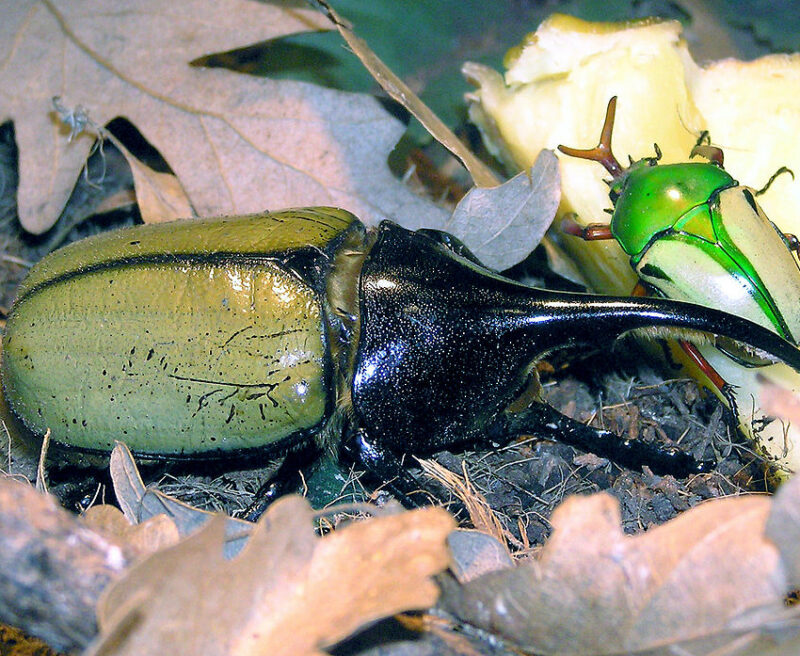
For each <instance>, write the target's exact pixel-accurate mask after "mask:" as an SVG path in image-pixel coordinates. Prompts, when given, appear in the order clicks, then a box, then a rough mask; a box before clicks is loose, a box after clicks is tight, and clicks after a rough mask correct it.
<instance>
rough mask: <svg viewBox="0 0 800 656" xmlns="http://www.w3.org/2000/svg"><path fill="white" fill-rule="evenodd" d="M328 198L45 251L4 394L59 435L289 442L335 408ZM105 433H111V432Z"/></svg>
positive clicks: (215, 451) (336, 228)
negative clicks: (323, 204)
mask: <svg viewBox="0 0 800 656" xmlns="http://www.w3.org/2000/svg"><path fill="white" fill-rule="evenodd" d="M359 229H361V230H363V228H361V224H360V223H359V222H358V221H357V220H356V219H355V217H354V216H353V215H351V214H350V213H348V212H345V211H343V210H337V209H333V208H314V209H313V210H308V209H303V210H287V211H284V212H278V213H274V214H259V215H250V216H239V217H227V218H226V217H219V218H213V219H201V220H196V221H181V222H174V223H167V224H160V225H152V226H146V227H139V228H137V229H135V230H133V231H132V230H120V231H116V232H112V233H106V234H104V235H100V236H98V237H96V238H94V239H91V240H88V241H82V242H78V243H75V244H72V245H70V246H68V247H66V248H64V249H61V250H59V251H57V252H55V253H53V254H52V255H50V256H48V257H47V258H45V259H44V260H42V261H41V262H40V263H39V264H38V265H36V267H34V269H33V270H32V271H31V273H30V276H29V277H28V278H27V280H26V281H25V283H23V286H22V287H21V288H20V290H19V294H18V298H17V302H16V303H15V305H14V308H13V311H12V313H11V315H10V316H9V318H8V322H7V329H6V335H7V338H6V341H5V343H4V353H3V371H2V373H3V384H4V389H5V395H6V398H7V399H8V402H9V404H10V406H11V408H12V410H13V411H14V413H15V414H16V415H17V416H18V417H20V418H21V419H22V420H23V422H24V423H25V424H26V426H27V428H29V429H30V430H31V431H33V432H34V433H37V434H43V433H44V432H45V431H46V430H47V429H48V428H49V429H50V430H51V431H52V435H53V440H54V441H56V442H57V443H60V444H63V445H66V446H69V447H76V448H78V449H82V450H89V451H95V450H98V451H105V450H107V449H109V448H110V447H111V446H112V442H113V440H115V439H121V440H124V441H125V442H126V443H127V444H128V446H129V447H130V448H131V449H132V450H133V451H134V452H137V453H140V454H152V455H155V456H166V457H181V456H183V455H185V456H187V457H189V456H191V457H195V458H196V457H198V456H201V457H202V456H203V454H207V455H209V456H217V455H226V454H232V453H236V452H240V451H245V450H248V449H251V448H254V447H264V446H265V445H266V446H274V447H278V448H279V447H280V445H281V444H282V443H284V442H285V441H287V440H293V439H295V438H296V437H297V436H298V435H301V434H310V433H312V432H315V431H316V430H319V428H320V427H321V426H322V425H323V423H324V422H325V420H326V419H327V418H328V417H329V416H330V413H331V411H332V408H331V398H332V396H333V395H332V394H331V393H330V392H331V386H332V385H333V384H334V382H333V372H332V371H331V357H330V345H329V341H330V340H329V335H328V328H327V325H328V323H327V320H326V318H325V314H326V312H327V311H328V308H327V307H326V301H325V291H326V290H325V284H326V279H327V276H328V273H329V271H330V269H331V266H332V265H331V263H332V261H333V259H334V257H333V256H334V253H335V251H336V249H337V248H338V246H339V244H341V243H342V242H343V240H344V238H345V235H347V234H348V233H349V232H352V231H353V230H359ZM98 439H102V440H103V441H102V442H101V443H99V442H98Z"/></svg>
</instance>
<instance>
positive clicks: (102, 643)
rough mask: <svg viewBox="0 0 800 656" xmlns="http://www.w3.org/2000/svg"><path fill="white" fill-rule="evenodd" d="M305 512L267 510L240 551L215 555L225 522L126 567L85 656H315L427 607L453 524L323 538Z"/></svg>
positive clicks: (433, 522) (389, 524) (431, 511)
mask: <svg viewBox="0 0 800 656" xmlns="http://www.w3.org/2000/svg"><path fill="white" fill-rule="evenodd" d="M312 519H313V513H312V510H311V507H310V506H309V505H308V502H307V501H305V500H304V499H302V498H301V497H297V496H288V497H283V498H282V499H280V500H278V501H277V502H275V504H273V505H272V506H270V508H269V509H268V511H267V512H266V514H265V515H264V516H263V517H262V519H261V520H260V521H259V523H258V524H257V525H256V527H255V529H254V531H253V532H252V534H251V536H250V539H249V541H248V543H247V545H246V546H245V547H244V549H242V551H241V553H240V554H239V555H237V556H236V557H235V558H233V559H230V560H229V559H226V558H225V557H224V556H223V542H224V538H225V518H224V516H217V517H216V518H214V519H212V520H211V521H210V522H208V523H207V524H206V525H205V526H204V527H203V529H202V530H201V531H199V532H198V533H196V534H194V535H193V536H191V537H189V538H187V539H185V540H183V541H181V542H179V543H178V544H177V545H175V546H174V547H171V548H168V549H164V550H162V551H160V552H158V553H156V554H154V555H153V556H151V557H150V558H148V559H146V560H144V561H142V562H140V563H139V564H138V565H137V566H134V567H133V568H132V569H131V570H130V571H129V572H128V573H127V576H126V577H125V578H124V579H122V580H121V581H118V582H116V583H115V584H113V585H112V586H110V587H109V588H108V589H107V590H106V591H105V592H104V594H103V597H102V599H101V601H100V604H99V607H98V619H99V624H100V628H101V631H102V634H101V638H100V640H98V642H97V643H95V645H94V648H93V649H92V650H90V652H89V653H90V654H95V655H97V654H114V655H117V656H121V655H124V654H147V653H160V652H162V651H163V649H164V646H165V645H169V651H170V653H171V654H175V655H176V656H180V655H181V654H192V655H195V656H199V655H212V654H213V655H217V654H218V655H220V656H221V655H223V654H225V655H226V656H234V655H245V654H275V655H281V654H287V655H288V654H291V655H302V654H315V655H316V654H321V653H322V652H321V650H322V649H324V648H326V647H329V646H331V645H333V644H336V643H337V642H339V641H341V640H342V639H344V638H346V637H347V636H349V635H350V634H351V633H353V632H354V631H356V630H357V629H359V628H361V627H363V626H364V625H366V624H368V623H370V622H373V621H375V620H378V619H380V618H382V617H386V616H389V615H392V614H395V613H398V612H400V611H403V610H410V609H424V608H428V607H429V606H431V605H432V604H433V603H434V602H435V601H436V598H437V596H438V588H437V586H436V585H435V584H434V582H433V580H432V579H431V577H432V576H433V575H434V574H436V573H438V572H440V571H442V570H443V569H444V568H445V567H447V564H448V560H449V556H448V550H447V546H446V537H447V535H448V534H449V533H450V531H452V530H453V528H455V522H454V521H453V519H452V517H450V515H448V514H447V512H446V511H444V510H442V509H441V508H427V509H424V510H416V511H412V512H403V513H400V514H397V515H392V516H385V517H380V518H373V519H370V520H367V521H363V522H357V523H354V524H351V525H350V526H347V527H345V528H343V529H339V530H336V531H334V532H333V533H331V534H328V535H326V536H324V537H321V538H320V537H317V536H316V535H315V533H314V529H313V521H312Z"/></svg>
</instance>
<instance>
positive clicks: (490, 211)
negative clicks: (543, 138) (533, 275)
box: [444, 150, 561, 271]
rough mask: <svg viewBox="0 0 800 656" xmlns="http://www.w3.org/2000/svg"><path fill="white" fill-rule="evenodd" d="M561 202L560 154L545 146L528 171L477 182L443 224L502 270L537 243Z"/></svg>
mask: <svg viewBox="0 0 800 656" xmlns="http://www.w3.org/2000/svg"><path fill="white" fill-rule="evenodd" d="M560 202H561V176H560V175H559V172H558V159H556V156H555V154H554V153H553V151H552V150H543V151H541V153H539V155H538V157H537V158H536V161H535V162H534V164H533V166H532V167H531V168H530V170H529V171H523V172H521V173H518V174H517V175H515V176H514V177H513V178H511V179H510V180H509V181H508V182H505V183H503V184H502V185H500V186H498V187H492V188H489V189H486V188H481V187H473V189H472V190H470V191H469V193H467V195H466V196H464V198H462V199H461V202H459V204H458V206H457V207H456V209H455V211H454V212H453V216H452V217H451V218H450V219H449V220H448V221H447V222H446V223H445V224H444V230H446V231H447V232H450V233H452V234H454V235H455V236H456V237H458V238H460V239H461V240H462V241H463V242H464V243H465V244H466V245H467V246H468V247H469V249H470V250H471V251H472V252H473V253H474V254H475V255H476V256H477V257H478V259H479V260H480V261H481V262H483V263H484V264H485V265H486V266H488V267H491V268H492V269H497V270H498V271H503V270H505V269H508V268H510V267H512V266H514V265H515V264H517V263H519V262H521V261H522V260H524V259H525V258H526V257H527V256H528V255H530V253H532V252H533V249H534V248H536V247H537V246H538V245H539V242H540V241H541V240H542V237H544V233H545V232H547V229H548V228H549V227H550V224H551V223H552V222H553V218H554V217H555V215H556V210H557V209H558V204H559V203H560Z"/></svg>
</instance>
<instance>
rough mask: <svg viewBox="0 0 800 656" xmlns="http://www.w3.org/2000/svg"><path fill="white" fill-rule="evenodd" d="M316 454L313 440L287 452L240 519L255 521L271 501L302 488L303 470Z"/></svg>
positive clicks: (317, 451) (313, 460)
mask: <svg viewBox="0 0 800 656" xmlns="http://www.w3.org/2000/svg"><path fill="white" fill-rule="evenodd" d="M318 456H319V448H318V447H317V446H316V445H315V444H314V443H313V442H310V443H309V444H307V445H305V446H304V447H303V448H300V449H297V450H295V451H291V452H289V453H287V454H286V456H284V458H283V462H282V463H281V464H280V467H278V471H276V472H275V473H274V474H273V475H272V476H270V477H269V478H268V479H267V480H266V481H265V482H264V483H263V484H262V485H261V487H260V488H258V491H257V492H256V493H255V496H254V497H253V502H252V503H251V504H250V505H249V506H248V507H247V509H246V510H245V511H244V513H243V514H242V519H244V520H246V521H248V522H256V521H258V518H259V517H261V515H262V514H264V511H265V510H266V509H267V508H268V507H269V506H270V504H272V502H273V501H275V500H276V499H278V498H279V497H282V496H283V495H285V494H290V493H292V492H297V491H298V490H300V489H302V484H303V475H302V474H303V471H307V470H308V468H309V466H310V465H309V463H316V462H317V461H318Z"/></svg>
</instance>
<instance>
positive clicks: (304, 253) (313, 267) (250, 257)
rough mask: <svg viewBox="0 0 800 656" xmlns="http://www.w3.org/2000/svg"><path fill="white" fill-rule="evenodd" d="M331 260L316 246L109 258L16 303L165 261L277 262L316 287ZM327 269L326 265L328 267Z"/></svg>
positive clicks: (206, 263) (43, 285) (35, 289)
mask: <svg viewBox="0 0 800 656" xmlns="http://www.w3.org/2000/svg"><path fill="white" fill-rule="evenodd" d="M321 259H322V260H328V259H329V258H328V256H327V255H325V254H324V253H321V252H320V251H319V250H318V249H315V248H300V249H297V250H294V251H289V252H284V253H274V254H270V253H260V254H253V253H237V252H219V253H152V254H149V255H137V256H132V257H125V258H119V259H116V260H108V261H107V262H98V263H97V264H92V265H89V266H85V267H81V268H78V269H74V270H72V271H67V272H65V273H62V274H61V275H58V276H56V277H55V278H51V279H50V280H46V281H44V282H41V283H39V284H38V285H35V286H34V287H31V288H30V289H29V290H27V291H26V292H25V293H24V294H23V295H22V296H20V297H19V298H18V299H17V300H16V303H15V305H19V304H21V303H22V302H23V301H25V300H26V299H27V298H28V297H30V296H33V295H34V294H37V293H39V292H41V291H42V290H44V289H47V288H48V287H51V286H53V285H58V284H60V283H64V282H67V281H69V280H72V279H74V278H78V277H80V276H83V275H86V274H92V273H98V272H101V271H112V270H122V269H127V268H132V267H136V266H153V265H162V264H191V265H201V266H203V265H204V266H210V265H214V266H222V267H224V266H231V265H242V264H244V265H254V266H258V265H262V266H263V265H264V264H277V265H278V266H279V267H280V268H281V269H282V270H284V271H289V272H294V273H295V274H297V275H298V277H299V278H300V279H301V281H302V282H304V283H305V284H307V285H309V286H311V287H312V288H315V287H316V284H315V283H316V282H317V281H316V280H315V278H316V277H317V275H319V274H321V273H323V272H322V271H319V269H318V266H319V260H321ZM325 268H327V267H325Z"/></svg>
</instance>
